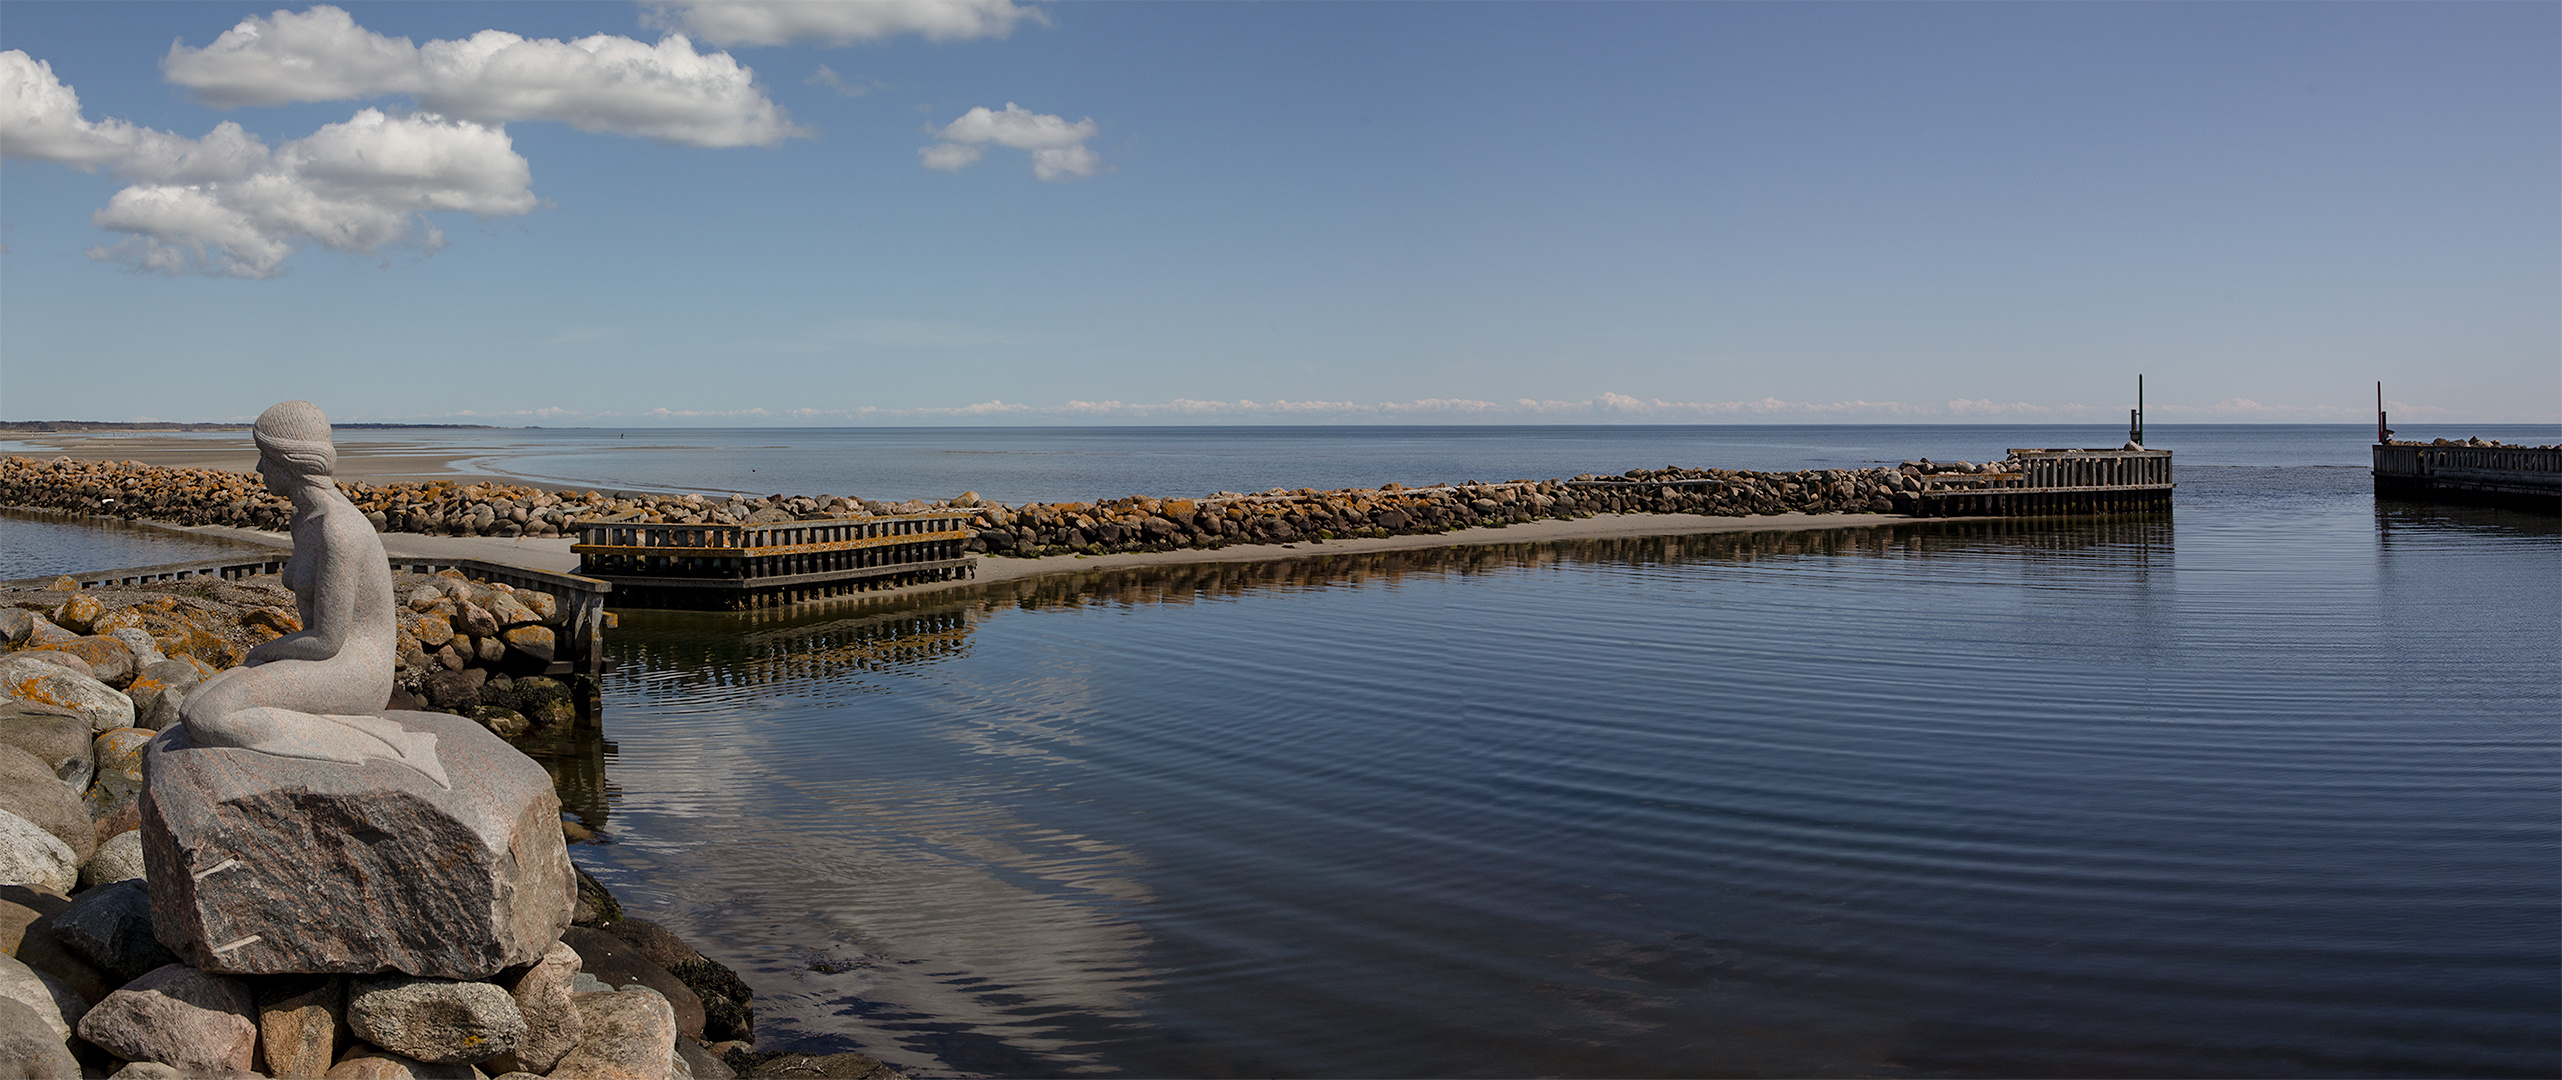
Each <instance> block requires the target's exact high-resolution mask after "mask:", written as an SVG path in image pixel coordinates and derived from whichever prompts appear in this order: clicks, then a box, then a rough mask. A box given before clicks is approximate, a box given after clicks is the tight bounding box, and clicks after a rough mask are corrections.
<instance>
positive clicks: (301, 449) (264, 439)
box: [249, 401, 338, 476]
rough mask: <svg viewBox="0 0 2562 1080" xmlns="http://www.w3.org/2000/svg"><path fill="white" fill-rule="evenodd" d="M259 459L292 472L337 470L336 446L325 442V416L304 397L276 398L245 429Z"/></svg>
mask: <svg viewBox="0 0 2562 1080" xmlns="http://www.w3.org/2000/svg"><path fill="white" fill-rule="evenodd" d="M249 436H250V438H252V439H254V440H256V441H257V443H258V456H259V458H260V460H261V461H262V462H274V463H276V464H278V465H281V466H284V468H285V471H287V472H290V473H292V474H294V475H296V476H328V475H331V474H332V473H335V472H336V471H337V470H338V448H337V447H335V446H332V445H330V443H329V418H328V417H326V416H323V415H321V413H320V406H318V405H314V404H312V403H310V402H308V401H280V402H277V403H276V404H275V406H274V407H273V408H270V409H268V410H267V411H266V412H264V413H260V414H259V416H258V423H257V426H255V427H252V428H251V429H250V430H249Z"/></svg>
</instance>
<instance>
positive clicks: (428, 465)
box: [0, 429, 545, 487]
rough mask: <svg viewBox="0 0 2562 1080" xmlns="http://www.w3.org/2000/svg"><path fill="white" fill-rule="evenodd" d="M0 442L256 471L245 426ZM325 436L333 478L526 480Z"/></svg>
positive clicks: (444, 455)
mask: <svg viewBox="0 0 2562 1080" xmlns="http://www.w3.org/2000/svg"><path fill="white" fill-rule="evenodd" d="M0 441H6V442H11V443H17V444H20V445H22V446H27V447H34V448H36V449H32V450H18V451H13V452H14V453H17V454H19V455H20V456H23V457H34V458H45V459H51V458H57V457H67V458H71V459H74V460H78V461H139V462H141V463H143V464H145V465H166V466H170V467H173V468H184V469H221V470H223V471H225V472H236V473H249V472H256V471H257V470H258V447H257V446H256V445H255V444H253V443H251V442H250V441H249V432H247V431H245V430H243V431H214V432H199V433H187V434H182V433H178V432H167V433H158V432H149V431H140V432H135V431H110V432H59V431H41V432H0ZM333 441H334V442H335V443H336V445H337V447H338V478H339V479H341V480H347V481H351V482H363V483H378V482H390V481H401V482H407V483H425V482H429V481H435V480H451V481H454V482H456V483H461V484H472V483H480V482H483V481H487V482H491V483H501V484H527V483H531V482H530V481H527V480H524V479H522V478H520V477H512V476H503V475H499V474H497V473H489V472H475V471H471V470H469V469H467V468H461V466H462V465H463V464H464V463H466V462H468V461H470V460H472V458H471V457H470V456H468V455H464V454H457V453H455V452H454V451H453V449H452V448H451V447H444V446H435V445H431V444H427V443H423V442H419V441H415V440H409V439H403V438H401V437H400V436H399V435H398V434H397V433H396V432H386V431H369V430H363V429H358V430H352V431H343V432H339V433H338V434H337V436H336V437H335V439H334V440H333ZM534 486H538V487H540V486H545V485H539V484H537V485H534Z"/></svg>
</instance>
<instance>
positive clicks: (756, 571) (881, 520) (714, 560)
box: [570, 510, 975, 608]
mask: <svg viewBox="0 0 2562 1080" xmlns="http://www.w3.org/2000/svg"><path fill="white" fill-rule="evenodd" d="M971 517H972V512H971V511H968V510H958V511H946V512H939V513H928V514H904V515H899V516H896V517H873V518H827V519H820V520H811V521H779V522H771V523H765V524H710V523H694V524H682V523H669V522H644V521H640V520H637V518H636V516H633V515H624V516H620V517H612V518H590V519H585V520H580V521H576V522H573V523H571V527H572V528H573V529H575V530H576V531H577V533H578V542H577V543H575V544H572V545H570V550H571V551H572V552H575V553H576V554H577V555H578V556H579V572H580V573H582V574H586V575H589V576H592V577H596V578H600V579H602V580H605V581H610V582H613V583H614V584H615V585H617V586H618V587H619V588H620V589H621V592H620V593H618V594H617V597H616V599H617V601H618V602H619V603H623V604H628V605H631V606H641V607H714V608H749V607H763V606H766V605H768V604H774V603H785V602H790V601H793V600H807V599H816V598H818V597H821V596H833V595H837V594H839V593H844V592H851V591H857V590H864V589H877V588H883V587H887V586H892V585H902V584H909V583H913V582H918V581H942V580H948V579H950V578H954V577H967V576H969V573H970V568H971V561H970V557H969V553H968V552H967V551H966V550H964V545H966V544H967V543H968V542H969V540H970V538H971V537H972V536H973V535H975V533H974V531H973V530H972V529H971V527H970V521H971Z"/></svg>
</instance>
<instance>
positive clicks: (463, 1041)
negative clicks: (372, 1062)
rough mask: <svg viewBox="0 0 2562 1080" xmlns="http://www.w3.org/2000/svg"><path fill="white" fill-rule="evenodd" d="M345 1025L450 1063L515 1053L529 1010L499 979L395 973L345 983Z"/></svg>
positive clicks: (404, 1051) (423, 1057)
mask: <svg viewBox="0 0 2562 1080" xmlns="http://www.w3.org/2000/svg"><path fill="white" fill-rule="evenodd" d="M347 1026H348V1027H349V1028H351V1029H353V1030H354V1031H355V1033H356V1036H357V1037H358V1038H361V1039H363V1040H365V1041H366V1042H369V1043H372V1044H374V1045H375V1046H378V1047H381V1048H383V1049H385V1050H389V1051H391V1052H392V1053H395V1054H399V1055H402V1056H404V1057H411V1058H416V1059H418V1060H420V1061H424V1062H427V1063H429V1064H434V1065H450V1064H454V1063H456V1062H475V1061H487V1060H489V1059H491V1058H494V1057H497V1056H498V1055H500V1054H506V1053H512V1052H514V1051H515V1049H516V1044H517V1043H518V1042H519V1041H521V1040H523V1039H524V1037H525V1014H524V1013H523V1012H521V1011H519V1010H518V1009H517V1008H516V999H515V997H514V996H513V995H511V994H509V993H508V992H507V990H506V989H505V988H503V987H501V986H499V985H498V984H496V983H485V982H457V981H455V980H452V979H420V978H413V977H409V976H399V975H396V976H392V977H389V978H374V979H357V980H355V981H354V982H353V983H352V984H350V985H349V986H348V987H347Z"/></svg>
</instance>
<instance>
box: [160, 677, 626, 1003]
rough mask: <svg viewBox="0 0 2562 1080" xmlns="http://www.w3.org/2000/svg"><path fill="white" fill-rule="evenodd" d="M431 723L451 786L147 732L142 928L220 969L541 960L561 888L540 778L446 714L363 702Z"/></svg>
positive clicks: (555, 922) (458, 968) (562, 868)
mask: <svg viewBox="0 0 2562 1080" xmlns="http://www.w3.org/2000/svg"><path fill="white" fill-rule="evenodd" d="M379 715H380V716H382V717H383V718H385V719H389V720H392V721H394V722H395V723H398V724H399V725H400V726H402V727H403V728H405V729H407V730H409V731H411V732H425V733H428V734H432V735H434V736H435V738H436V743H435V753H436V756H437V759H438V761H439V762H440V763H441V767H442V769H443V771H444V773H445V775H446V777H447V778H448V779H449V781H450V783H451V786H450V787H442V786H439V785H438V783H437V782H436V781H435V780H434V779H432V778H430V777H429V776H427V775H426V774H424V773H422V772H419V771H418V770H415V769H412V768H409V767H406V766H404V765H401V764H398V763H395V762H391V761H384V760H371V761H367V762H365V763H364V764H361V765H347V764H340V763H336V762H329V761H317V760H311V759H306V758H290V757H280V756H277V755H273V754H267V753H261V752H258V751H254V750H242V749H236V748H229V747H200V746H196V745H194V744H192V743H190V742H189V741H188V740H187V737H186V725H183V724H181V725H179V726H177V727H174V728H171V729H169V730H167V731H164V732H162V733H161V734H160V736H159V737H158V738H155V739H153V740H152V742H151V746H150V749H149V751H148V765H147V766H146V769H145V774H146V775H147V776H148V777H149V778H150V780H149V785H148V787H147V788H146V789H145V792H144V794H143V800H142V822H143V824H142V834H143V860H144V863H145V865H146V866H147V867H148V868H149V877H150V882H151V890H152V913H153V917H154V918H155V920H157V925H158V928H159V934H160V939H161V940H162V941H164V942H167V943H169V944H170V945H171V947H173V948H174V949H176V950H177V952H178V954H179V955H180V956H182V957H184V958H186V960H187V962H189V963H191V964H194V965H196V966H198V967H201V968H204V969H205V970H208V971H218V972H226V973H237V974H280V973H286V972H315V973H316V972H346V973H353V974H373V973H377V972H385V971H398V972H403V973H406V974H410V975H420V976H436V977H442V978H452V979H483V978H488V977H489V976H492V975H495V974H497V973H498V972H499V971H500V970H501V969H503V968H508V967H516V966H522V965H526V964H532V963H534V962H536V961H538V960H540V959H542V956H543V953H544V951H545V950H547V949H549V948H550V947H551V944H552V942H554V941H557V940H559V939H560V932H561V931H562V930H563V929H564V928H566V927H567V926H568V925H569V915H570V905H571V901H572V899H573V897H574V896H575V888H574V885H573V884H572V881H573V879H572V876H571V872H570V865H569V851H568V848H567V846H566V845H565V844H564V843H563V842H562V839H561V828H560V799H559V796H557V795H556V794H554V793H553V789H552V782H551V777H550V775H549V774H547V773H545V772H544V771H543V768H542V766H540V765H537V764H535V763H534V761H533V759H531V758H528V757H526V756H525V755H524V754H523V753H521V752H519V751H517V750H516V748H514V747H511V746H509V745H507V744H506V743H505V742H504V741H502V740H500V739H499V738H498V737H497V736H495V735H492V734H490V733H489V732H488V731H486V730H484V729H482V728H481V727H480V725H478V724H475V723H473V722H471V721H469V720H466V719H464V718H462V717H458V716H448V715H444V714H439V713H416V712H398V713H394V712H386V713H382V714H379Z"/></svg>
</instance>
